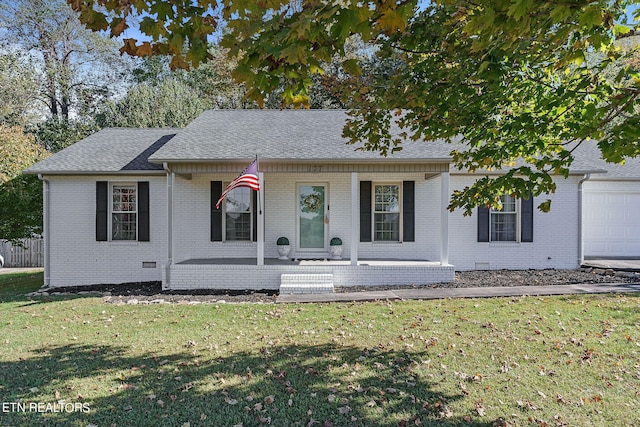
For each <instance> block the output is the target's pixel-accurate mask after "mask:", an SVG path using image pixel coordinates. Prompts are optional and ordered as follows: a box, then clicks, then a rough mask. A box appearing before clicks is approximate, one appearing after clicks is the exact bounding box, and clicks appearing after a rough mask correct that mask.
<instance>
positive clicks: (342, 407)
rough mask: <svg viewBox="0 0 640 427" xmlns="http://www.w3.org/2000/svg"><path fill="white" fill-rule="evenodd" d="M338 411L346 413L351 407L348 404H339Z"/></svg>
mask: <svg viewBox="0 0 640 427" xmlns="http://www.w3.org/2000/svg"><path fill="white" fill-rule="evenodd" d="M338 412H340V413H341V414H343V415H344V414H348V413H349V412H351V408H350V407H349V406H341V407H339V408H338Z"/></svg>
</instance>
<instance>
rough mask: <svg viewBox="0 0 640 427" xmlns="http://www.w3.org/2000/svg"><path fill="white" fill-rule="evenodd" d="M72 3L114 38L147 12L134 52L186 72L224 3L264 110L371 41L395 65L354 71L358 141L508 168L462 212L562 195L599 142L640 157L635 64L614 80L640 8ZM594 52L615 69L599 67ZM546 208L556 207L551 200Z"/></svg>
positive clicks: (442, 1) (239, 68) (464, 200)
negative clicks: (431, 149) (164, 57)
mask: <svg viewBox="0 0 640 427" xmlns="http://www.w3.org/2000/svg"><path fill="white" fill-rule="evenodd" d="M69 1H70V2H71V4H73V7H74V8H75V9H76V10H79V11H81V14H82V15H81V19H82V20H83V22H85V23H87V25H88V26H89V27H91V28H94V29H98V28H101V29H102V28H107V27H109V26H110V27H111V30H112V33H114V34H119V33H120V30H121V29H122V28H124V27H126V25H128V24H129V23H130V19H131V17H132V15H134V14H136V13H142V14H145V17H144V18H143V21H142V23H141V25H140V29H141V30H142V31H143V32H145V33H146V34H148V35H149V36H151V37H152V42H150V43H146V44H145V43H143V44H141V45H137V44H136V40H132V39H128V40H126V41H125V46H124V48H123V50H125V51H127V52H129V53H132V54H137V55H141V54H147V53H151V54H152V53H154V52H163V53H170V54H172V55H173V60H172V65H173V66H174V67H187V66H188V64H189V63H191V64H194V65H197V64H198V63H199V62H201V61H202V60H205V59H207V58H209V57H210V56H209V55H208V54H207V52H206V49H204V48H203V40H206V37H207V35H208V34H211V33H212V32H213V31H215V30H216V28H217V26H218V25H219V24H220V21H219V20H216V19H215V18H214V15H212V11H215V10H218V7H219V6H220V5H222V7H223V8H222V15H223V17H224V18H225V19H226V21H227V22H226V25H227V34H226V35H225V37H224V38H223V41H222V45H223V46H224V47H226V48H228V49H229V50H230V54H231V55H232V56H234V57H237V58H238V63H237V65H236V67H235V70H234V77H235V78H236V79H237V80H238V81H242V82H244V83H245V85H246V87H247V96H248V97H249V98H250V99H254V100H256V101H257V102H259V103H264V101H265V99H267V98H268V96H269V94H270V93H272V92H273V91H275V90H280V89H282V97H283V99H284V100H285V102H287V103H292V104H294V105H296V106H305V105H307V104H308V101H309V94H308V92H309V88H310V87H311V86H312V78H313V76H314V75H317V74H322V73H323V72H324V67H325V66H326V64H329V63H330V61H331V59H332V58H333V57H334V56H335V55H344V53H345V43H346V41H347V40H348V39H349V38H350V37H351V36H352V35H357V36H359V37H361V38H362V39H363V40H366V41H368V42H369V43H370V44H371V49H372V52H375V55H376V56H377V57H378V58H379V59H380V60H381V61H382V62H381V63H384V60H387V59H388V60H392V61H393V66H392V67H389V68H388V70H381V71H383V72H375V73H372V74H368V75H366V78H364V77H365V73H363V67H362V66H361V64H359V63H358V61H357V60H353V59H348V60H345V61H344V62H343V63H342V69H343V70H344V72H345V73H348V74H349V75H350V78H349V79H346V81H348V82H350V88H351V90H350V91H349V92H348V94H347V95H348V96H353V99H352V101H353V102H352V103H349V105H350V106H357V107H358V108H357V109H354V110H352V111H351V113H350V114H351V118H350V120H349V122H348V124H347V127H346V128H345V131H344V134H345V135H346V136H347V137H349V138H350V141H351V142H353V143H360V144H362V145H364V147H365V148H367V149H371V150H378V151H380V152H381V153H382V154H383V155H388V154H391V153H393V151H395V150H399V149H401V148H402V146H401V139H400V138H395V137H393V136H392V135H391V134H390V132H389V129H390V125H391V122H393V121H397V122H398V124H399V125H400V127H401V128H402V129H403V130H404V132H405V135H403V136H406V137H409V138H414V139H425V140H427V141H428V140H430V139H434V138H445V139H448V140H453V139H458V138H459V139H460V142H461V144H459V145H456V146H455V148H456V150H454V151H453V153H452V154H453V158H454V163H455V167H458V168H461V169H466V170H469V171H484V170H489V171H491V170H498V169H500V170H503V171H504V174H502V175H489V174H487V175H486V176H484V177H483V178H481V179H479V180H478V181H477V182H476V183H475V184H473V185H472V186H470V187H468V188H465V189H463V190H461V191H456V192H454V194H453V197H452V199H451V204H450V208H451V209H455V208H462V209H463V210H464V212H465V213H466V214H470V213H471V212H472V209H473V208H474V207H475V206H479V205H486V206H489V205H493V206H499V204H500V201H499V200H500V196H501V195H502V194H511V195H513V196H517V197H528V196H529V194H533V195H534V196H539V195H541V194H544V193H552V192H553V191H555V188H556V187H555V183H554V180H553V176H554V175H563V176H567V174H568V172H569V167H570V166H571V163H572V161H573V155H572V151H573V149H574V148H575V147H576V146H577V145H580V144H583V143H594V142H593V141H597V144H598V146H599V148H600V149H601V151H602V154H603V157H604V158H605V159H606V160H608V161H613V162H621V161H624V159H625V158H627V157H633V156H637V155H638V154H639V153H640V144H639V139H640V118H639V117H638V115H637V114H636V113H635V111H636V107H637V106H638V104H639V99H640V75H639V74H638V72H637V70H635V71H634V70H632V69H629V68H627V69H625V70H623V71H622V72H620V73H618V74H617V75H616V76H615V78H613V79H607V78H605V77H604V73H603V71H604V70H605V69H606V68H607V67H609V66H610V64H611V63H613V62H615V61H618V60H619V59H620V57H621V55H623V53H622V51H619V50H617V49H616V46H615V42H616V40H617V39H620V38H623V37H625V36H626V35H629V34H632V32H631V28H630V27H629V26H625V25H623V23H624V20H626V7H627V6H638V5H639V4H640V2H637V1H625V0H621V1H616V2H610V1H608V0H596V1H591V2H580V1H566V2H551V1H539V2H534V1H531V0H478V1H473V2H472V1H467V0H439V1H432V2H429V3H428V4H425V3H423V2H420V3H418V2H417V0H400V1H392V2H388V1H375V2H368V3H367V6H368V7H362V4H361V2H360V1H358V0H347V1H343V2H336V1H330V0H324V1H323V0H297V1H289V0H274V1H270V2H267V3H265V2H254V1H250V0H226V1H224V0H223V1H222V2H220V3H218V2H217V1H215V0H210V1H204V2H202V1H201V2H198V3H197V4H194V3H191V2H188V4H186V5H180V6H175V5H174V6H175V7H174V8H172V7H171V6H170V3H168V2H166V1H162V0H140V1H139V2H136V3H135V6H136V7H135V8H134V7H131V5H130V4H129V3H127V4H126V6H123V5H121V4H120V3H116V2H106V3H105V2H102V1H101V2H99V3H100V4H101V5H103V6H105V7H106V8H107V11H108V13H110V14H112V15H108V16H107V14H106V13H104V12H103V11H99V10H98V9H96V8H95V7H94V6H95V2H94V0H69ZM266 4H268V6H266ZM136 8H137V9H136ZM638 10H640V9H637V10H636V12H635V13H636V19H637V18H638V14H639V12H638ZM150 13H155V15H153V16H154V17H153V18H152V17H150V16H146V15H148V14H150ZM187 18H193V19H187ZM185 43H186V54H184V55H183V53H182V52H183V51H182V50H181V49H182V47H183V45H184V44H185ZM178 47H179V48H178ZM593 52H600V53H601V55H600V58H601V59H600V60H598V61H596V62H591V61H585V58H587V57H588V56H589V55H590V54H591V53H593ZM283 85H284V88H283ZM539 208H540V209H542V210H548V209H549V208H550V200H546V201H544V202H542V203H541V204H540V205H539Z"/></svg>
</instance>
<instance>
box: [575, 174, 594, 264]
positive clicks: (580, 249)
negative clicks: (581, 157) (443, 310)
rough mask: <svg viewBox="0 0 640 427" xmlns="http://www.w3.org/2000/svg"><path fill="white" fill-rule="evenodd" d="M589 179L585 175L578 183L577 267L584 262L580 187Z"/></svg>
mask: <svg viewBox="0 0 640 427" xmlns="http://www.w3.org/2000/svg"><path fill="white" fill-rule="evenodd" d="M590 179H591V174H590V173H587V174H585V175H584V178H582V179H581V180H580V182H578V267H580V266H581V265H582V263H583V262H584V231H583V230H582V224H583V221H582V217H583V216H584V212H582V209H583V203H582V187H583V185H582V184H584V183H585V182H586V181H588V180H590Z"/></svg>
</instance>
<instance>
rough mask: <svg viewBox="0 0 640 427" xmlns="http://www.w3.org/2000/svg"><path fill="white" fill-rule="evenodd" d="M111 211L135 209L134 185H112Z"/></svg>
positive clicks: (131, 210) (130, 210)
mask: <svg viewBox="0 0 640 427" xmlns="http://www.w3.org/2000/svg"><path fill="white" fill-rule="evenodd" d="M112 201H113V204H112V207H111V210H112V211H113V212H135V211H136V187H135V185H114V186H113V195H112Z"/></svg>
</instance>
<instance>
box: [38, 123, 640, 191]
mask: <svg viewBox="0 0 640 427" xmlns="http://www.w3.org/2000/svg"><path fill="white" fill-rule="evenodd" d="M347 118H348V116H347V113H346V111H343V110H210V111H205V112H204V113H202V114H201V115H200V116H199V117H198V118H197V119H195V120H194V121H193V122H192V123H190V124H189V125H188V126H187V127H186V128H184V129H171V128H168V129H121V128H107V129H103V130H101V131H100V132H97V133H95V134H93V135H91V136H89V137H88V138H85V139H83V140H82V141H80V142H77V143H76V144H74V145H72V146H70V147H68V148H66V149H64V150H62V151H60V152H59V153H56V154H55V155H53V156H51V157H49V158H47V159H45V160H43V161H42V162H39V163H37V164H35V165H33V166H31V167H30V168H28V169H27V170H26V171H25V173H33V174H37V173H42V174H100V173H109V174H111V173H158V172H160V171H162V163H163V162H224V161H233V160H242V161H247V160H249V159H252V158H254V157H255V156H256V155H257V156H259V158H260V159H261V160H277V161H327V162H341V161H344V162H450V161H451V156H450V152H451V150H452V149H454V148H456V144H448V143H446V142H445V141H443V140H435V141H411V140H404V141H403V142H402V148H403V149H402V150H401V151H398V152H396V153H393V154H391V155H390V156H389V157H382V156H381V155H380V154H379V153H377V152H369V151H363V150H358V149H357V148H358V146H355V145H348V144H347V139H346V138H344V137H342V129H343V127H344V125H345V121H346V120H347ZM399 132H400V130H399V129H398V128H397V126H392V133H395V134H396V135H397V134H398V133H399ZM575 156H576V158H575V161H574V162H573V164H572V167H571V170H572V173H577V174H580V173H588V172H593V173H597V174H598V175H597V176H596V175H594V176H593V177H592V179H612V180H613V179H637V180H640V160H638V159H630V160H628V161H627V164H625V165H624V166H621V165H615V164H610V163H606V162H605V161H604V160H602V157H601V155H600V151H599V150H598V148H597V146H596V144H595V143H594V142H593V141H587V142H584V143H583V144H582V145H581V146H580V147H579V148H578V149H577V150H576V151H575ZM605 171H608V173H606V174H605V173H603V172H605ZM452 172H453V173H455V171H452ZM461 173H464V171H462V172H461ZM480 173H482V172H480Z"/></svg>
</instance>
